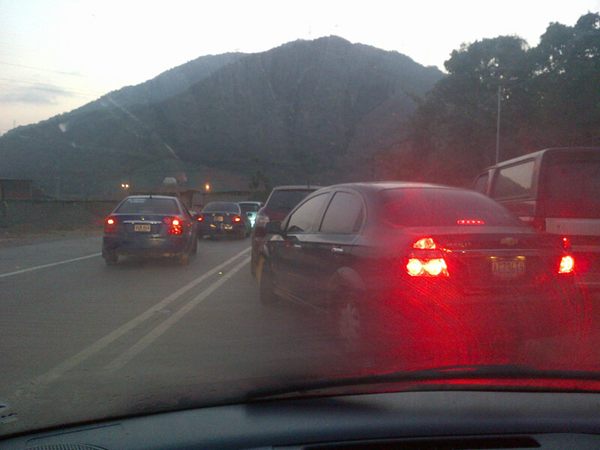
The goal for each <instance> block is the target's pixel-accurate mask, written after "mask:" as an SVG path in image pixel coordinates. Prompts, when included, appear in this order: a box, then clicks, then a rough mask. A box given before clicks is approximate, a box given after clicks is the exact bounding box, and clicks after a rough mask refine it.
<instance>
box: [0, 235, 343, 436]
mask: <svg viewBox="0 0 600 450" xmlns="http://www.w3.org/2000/svg"><path fill="white" fill-rule="evenodd" d="M99 248H100V239H99V238H87V239H72V240H63V241H54V242H48V243H37V244H35V245H31V246H20V247H12V248H3V249H0V299H1V300H0V355H1V358H2V361H1V367H2V370H1V372H2V379H1V382H0V404H1V403H8V404H9V406H10V412H7V411H6V409H5V410H4V412H2V410H0V415H2V414H3V415H4V416H8V415H9V414H12V415H10V416H9V417H5V418H4V422H5V423H4V424H2V418H0V434H3V433H10V432H14V431H16V430H19V429H21V427H24V428H30V427H35V426H36V425H37V424H42V423H43V424H45V425H48V424H53V423H61V422H65V421H69V420H77V419H82V418H85V417H86V412H89V411H94V414H97V415H99V416H102V415H106V416H110V415H114V412H115V410H117V411H122V412H123V411H135V410H139V409H140V408H144V407H145V406H146V405H147V406H148V407H151V408H153V409H156V408H157V407H160V406H161V405H164V407H165V408H168V407H172V406H177V405H183V404H186V402H187V401H193V400H194V397H193V394H191V392H192V393H193V392H194V391H195V392H196V394H197V395H198V397H199V398H201V399H203V400H206V399H209V400H210V399H211V398H213V397H215V398H216V399H221V398H222V397H223V396H224V395H231V396H232V397H235V396H238V395H239V394H240V392H244V391H248V390H252V389H254V386H262V385H263V384H264V379H269V380H270V382H271V383H273V382H275V383H277V377H281V379H282V383H283V382H284V381H289V380H291V379H293V378H294V377H298V378H303V377H305V376H310V375H311V374H312V375H316V374H321V373H323V361H331V358H332V356H333V357H335V352H334V351H332V348H331V345H330V343H331V339H329V338H327V339H326V338H323V331H322V328H323V327H320V326H319V325H320V322H319V321H320V318H319V317H315V316H317V315H316V314H315V313H314V312H312V311H310V310H304V309H302V308H299V307H297V306H294V305H291V304H280V305H278V306H276V307H274V308H269V309H265V308H262V307H261V306H260V304H259V301H258V296H257V289H256V285H255V282H254V280H253V279H252V277H251V276H250V271H249V266H248V262H249V240H244V241H217V242H212V241H203V242H201V244H200V246H199V253H198V256H197V257H196V258H194V259H193V260H192V262H191V263H190V265H188V266H185V267H181V266H178V265H177V264H174V263H173V262H171V261H162V260H150V261H140V260H125V261H123V262H122V263H120V264H119V265H118V266H116V267H106V266H105V264H104V261H103V260H102V258H101V257H100V256H99ZM331 366H332V370H337V368H336V365H335V364H333V363H332V364H331ZM274 375H275V376H276V377H275V379H274ZM190 386H195V387H196V388H195V390H192V389H190ZM90 402H91V403H90ZM90 404H91V405H93V407H91V406H90ZM157 405H158V406H157ZM15 414H16V415H15ZM90 418H92V416H90ZM15 419H16V420H15ZM6 422H8V423H6Z"/></svg>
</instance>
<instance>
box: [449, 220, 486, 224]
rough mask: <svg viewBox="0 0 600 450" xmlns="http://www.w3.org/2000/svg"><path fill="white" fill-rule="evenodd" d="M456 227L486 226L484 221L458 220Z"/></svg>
mask: <svg viewBox="0 0 600 450" xmlns="http://www.w3.org/2000/svg"><path fill="white" fill-rule="evenodd" d="M456 225H485V220H482V219H458V220H457V221H456Z"/></svg>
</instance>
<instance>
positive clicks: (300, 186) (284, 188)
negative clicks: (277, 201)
mask: <svg viewBox="0 0 600 450" xmlns="http://www.w3.org/2000/svg"><path fill="white" fill-rule="evenodd" d="M322 187H323V186H317V185H314V184H296V185H286V186H276V187H274V188H273V190H274V191H308V190H311V191H316V190H317V189H321V188H322Z"/></svg>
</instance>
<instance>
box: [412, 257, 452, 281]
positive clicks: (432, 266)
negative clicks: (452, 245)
mask: <svg viewBox="0 0 600 450" xmlns="http://www.w3.org/2000/svg"><path fill="white" fill-rule="evenodd" d="M406 271H407V272H408V274H409V275H410V276H411V277H422V276H430V277H438V276H445V277H447V276H448V266H446V261H445V260H444V258H433V259H425V260H423V259H418V258H410V259H409V260H408V263H407V264H406Z"/></svg>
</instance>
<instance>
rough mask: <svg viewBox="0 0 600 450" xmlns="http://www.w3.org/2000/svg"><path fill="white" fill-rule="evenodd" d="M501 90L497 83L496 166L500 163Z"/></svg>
mask: <svg viewBox="0 0 600 450" xmlns="http://www.w3.org/2000/svg"><path fill="white" fill-rule="evenodd" d="M501 94H502V88H501V86H500V83H498V112H497V116H496V164H498V162H500V113H501V108H502V106H501V105H502V95H501Z"/></svg>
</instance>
